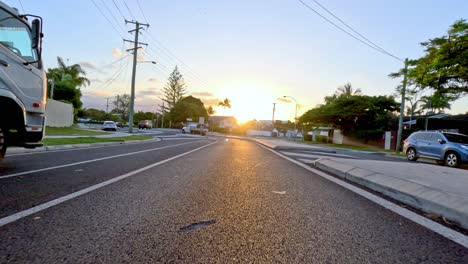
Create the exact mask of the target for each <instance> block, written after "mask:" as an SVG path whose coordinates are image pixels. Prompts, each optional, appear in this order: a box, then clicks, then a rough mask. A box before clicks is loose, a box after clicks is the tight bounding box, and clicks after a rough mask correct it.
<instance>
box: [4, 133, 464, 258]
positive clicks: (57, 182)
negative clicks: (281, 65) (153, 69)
mask: <svg viewBox="0 0 468 264" xmlns="http://www.w3.org/2000/svg"><path fill="white" fill-rule="evenodd" d="M215 140H217V143H215V144H212V145H208V144H211V143H212V142H214V141H215ZM203 146H205V147H204V148H202V149H199V150H197V151H195V152H191V153H189V154H187V155H184V156H177V155H181V154H184V153H187V152H188V151H192V150H195V149H197V148H200V147H203ZM138 151H140V152H138ZM135 152H137V153H135ZM129 153H133V154H129ZM125 154H128V155H126V156H118V157H113V158H108V157H111V156H116V155H125ZM171 157H177V158H174V159H172V160H169V161H167V162H164V161H165V160H167V159H168V158H171ZM103 158H106V159H103ZM95 159H101V160H96V161H90V160H95ZM85 161H89V162H86V163H81V164H77V165H70V164H73V163H77V162H85ZM158 162H159V163H158ZM67 164H69V165H70V166H65V167H60V168H56V169H47V168H48V167H51V166H61V165H67ZM151 164H152V165H151ZM145 166H152V167H146V168H145V169H141V168H144V167H145ZM0 167H1V168H2V171H1V173H0V174H1V175H0V177H3V178H0V187H1V193H0V203H1V212H0V213H1V216H0V217H6V216H11V215H13V214H15V213H18V212H22V210H27V209H28V208H31V207H32V206H36V205H40V204H44V203H45V202H48V201H51V200H53V199H57V198H60V197H64V196H67V194H68V196H67V197H69V198H70V197H71V196H70V195H69V194H71V193H75V192H80V190H83V189H85V188H89V187H92V186H96V184H99V183H103V182H106V181H109V180H112V179H120V180H118V181H115V182H113V183H111V184H108V185H105V186H102V188H97V189H95V190H92V191H89V192H87V193H85V194H83V195H80V196H76V197H72V198H70V199H68V200H67V201H64V202H63V203H59V204H57V205H55V206H52V207H50V208H47V209H44V210H42V211H39V212H37V213H35V214H32V215H29V216H26V217H23V218H20V219H18V220H16V221H13V222H11V223H9V224H6V225H3V226H1V227H0V237H1V240H0V263H155V262H185V263H206V262H220V263H226V262H242V263H243V262H283V263H468V249H467V248H464V247H463V246H461V245H459V244H456V243H454V242H452V241H450V240H448V239H446V238H444V237H442V236H440V235H438V234H436V233H433V232H432V231H430V230H428V229H426V228H423V227H422V226H420V225H418V224H416V223H414V222H411V221H409V220H407V219H406V218H403V217H401V216H399V215H397V214H395V213H393V212H391V211H389V210H387V209H384V208H383V207H380V206H379V205H377V204H374V203H372V202H371V201H369V200H367V199H365V198H362V197H361V196H359V195H357V194H355V193H353V192H351V191H348V190H347V189H344V188H342V187H340V186H338V185H336V184H335V183H332V182H330V181H327V180H326V179H324V178H322V177H320V176H318V175H314V174H312V173H311V172H309V171H308V170H305V169H304V168H302V167H299V166H297V165H295V164H293V163H291V162H290V161H288V160H285V159H283V158H281V157H279V156H277V155H275V154H274V153H272V152H270V151H268V150H265V149H264V148H262V147H260V146H258V145H256V144H254V143H251V142H248V141H241V140H227V141H226V140H223V139H209V138H201V139H180V140H178V139H172V140H163V141H160V142H153V143H145V144H133V145H122V146H116V147H104V148H96V149H83V150H73V151H64V152H50V153H42V154H29V155H18V156H10V157H7V160H6V163H4V164H2V165H1V166H0ZM41 169H42V171H38V170H41ZM138 169H140V170H138ZM136 170H138V171H136ZM29 171H37V172H31V173H28V172H29ZM18 173H19V174H20V175H18V176H13V177H8V176H9V175H14V174H18ZM121 175H124V176H125V177H119V176H121ZM4 176H6V177H7V178H5V177H4ZM2 219H4V218H1V219H0V222H1V221H2Z"/></svg>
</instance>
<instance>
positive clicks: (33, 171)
mask: <svg viewBox="0 0 468 264" xmlns="http://www.w3.org/2000/svg"><path fill="white" fill-rule="evenodd" d="M200 141H203V140H197V141H192V142H186V143H179V144H175V145H170V146H165V147H159V148H152V149H145V150H139V151H135V152H129V153H124V154H118V155H114V156H108V157H103V158H97V159H91V160H84V161H79V162H74V163H69V164H64V165H58V166H52V167H47V168H42V169H37V170H30V171H23V172H18V173H13V174H7V175H3V176H0V180H1V179H6V178H11V177H16V176H20V175H25V174H31V173H35V172H41V171H48V170H55V169H60V168H66V167H71V166H76V165H80V164H86V163H91V162H96V161H101V160H108V159H114V158H120V157H125V156H130V155H136V154H140V153H145V152H150V151H155V150H160V149H166V148H173V147H178V146H182V145H187V144H192V143H195V142H200Z"/></svg>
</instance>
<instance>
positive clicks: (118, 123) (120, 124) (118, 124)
mask: <svg viewBox="0 0 468 264" xmlns="http://www.w3.org/2000/svg"><path fill="white" fill-rule="evenodd" d="M115 125H116V126H117V127H120V128H122V127H123V124H122V122H115Z"/></svg>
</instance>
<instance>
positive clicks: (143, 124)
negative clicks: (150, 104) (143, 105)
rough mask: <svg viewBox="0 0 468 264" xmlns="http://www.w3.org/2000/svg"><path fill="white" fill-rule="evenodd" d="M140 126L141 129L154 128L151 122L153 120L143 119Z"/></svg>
mask: <svg viewBox="0 0 468 264" xmlns="http://www.w3.org/2000/svg"><path fill="white" fill-rule="evenodd" d="M138 128H139V129H143V128H146V129H151V128H153V124H152V123H151V120H141V121H140V122H138Z"/></svg>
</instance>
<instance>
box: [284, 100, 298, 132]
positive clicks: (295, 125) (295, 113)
mask: <svg viewBox="0 0 468 264" xmlns="http://www.w3.org/2000/svg"><path fill="white" fill-rule="evenodd" d="M283 98H291V99H293V100H294V103H296V111H295V112H294V131H297V100H296V99H295V98H294V97H292V96H289V95H284V96H283Z"/></svg>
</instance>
